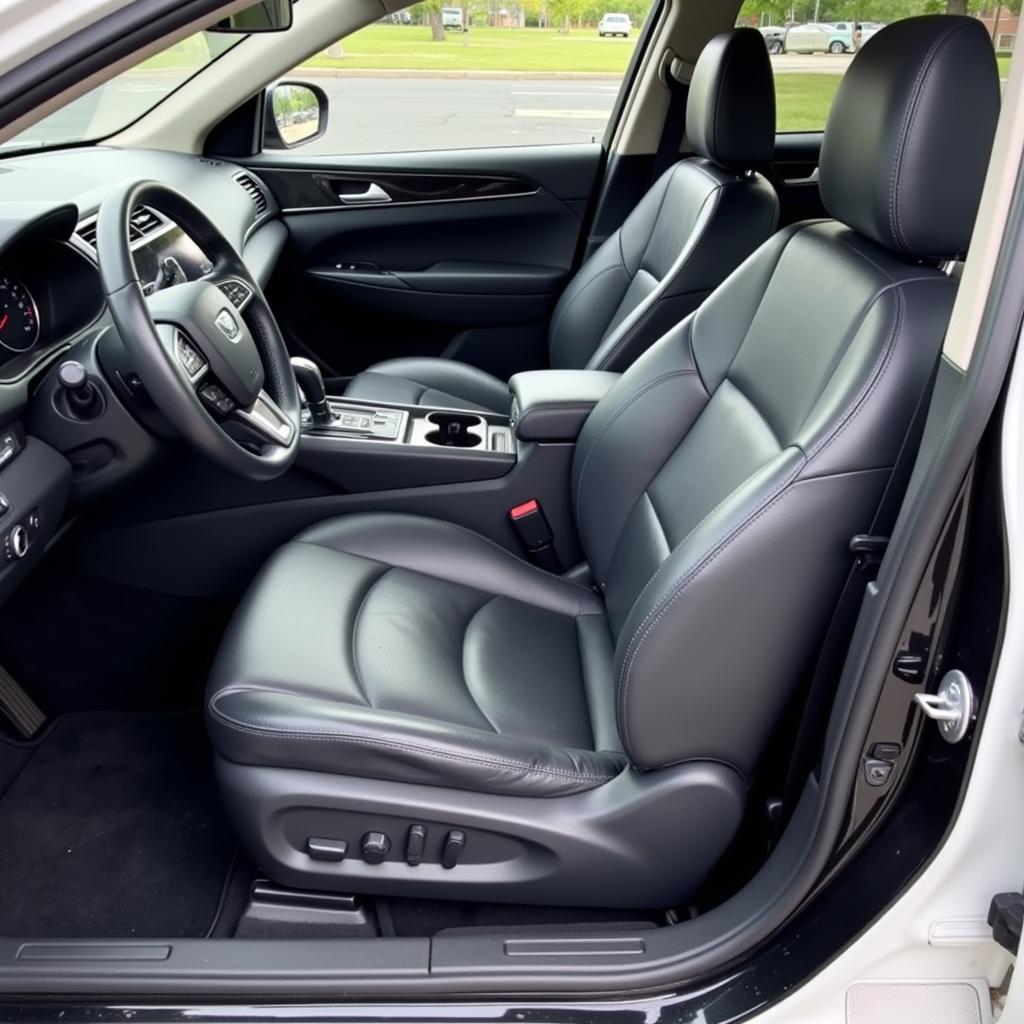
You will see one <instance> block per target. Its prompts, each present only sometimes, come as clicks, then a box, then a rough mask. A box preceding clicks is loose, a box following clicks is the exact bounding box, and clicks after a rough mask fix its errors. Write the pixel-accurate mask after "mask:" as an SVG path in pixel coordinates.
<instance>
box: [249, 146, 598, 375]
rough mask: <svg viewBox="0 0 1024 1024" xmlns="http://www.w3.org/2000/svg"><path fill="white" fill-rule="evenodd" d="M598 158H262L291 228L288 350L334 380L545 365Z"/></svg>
mask: <svg viewBox="0 0 1024 1024" xmlns="http://www.w3.org/2000/svg"><path fill="white" fill-rule="evenodd" d="M600 160H601V147H600V145H598V144H587V145H566V146H538V147H523V148H516V149H493V150H461V151H452V152H435V153H409V154H388V155H383V156H378V157H372V156H358V157H356V156H345V157H315V158H310V160H309V161H308V163H307V162H304V161H302V160H301V157H300V156H298V155H295V156H288V157H286V158H281V157H280V156H272V155H269V154H268V155H266V156H263V157H256V158H253V159H252V160H251V161H250V162H249V164H250V166H251V168H252V170H253V171H255V172H256V173H257V174H258V175H259V176H260V178H261V179H262V180H263V181H264V182H265V183H266V184H267V186H268V187H269V188H270V189H271V191H272V192H273V193H274V196H275V198H276V199H277V200H278V202H279V203H280V205H281V207H282V210H283V216H284V220H285V223H286V224H287V227H288V231H289V250H288V252H287V253H286V255H285V257H284V258H283V259H282V260H281V263H280V266H279V271H278V273H277V274H276V275H275V279H274V281H273V282H272V284H271V288H270V299H271V302H272V303H273V304H274V307H275V311H276V312H277V313H278V316H279V319H280V320H281V322H282V324H283V325H284V327H285V330H286V333H287V335H288V337H289V341H290V343H291V344H292V345H293V347H294V348H295V349H296V351H306V352H309V353H311V354H313V355H315V356H316V357H317V358H318V359H319V360H320V361H321V363H322V364H323V365H324V366H325V368H326V370H327V372H328V373H330V374H331V375H334V376H350V375H352V374H354V373H357V372H358V371H359V370H362V369H365V368H366V367H367V366H368V365H370V364H371V363H375V362H378V361H379V360H381V359H389V358H393V357H396V356H407V355H445V356H449V357H451V358H456V359H462V360H465V361H466V362H470V363H472V364H473V365H476V366H479V367H481V368H482V369H485V370H488V371H490V372H491V373H495V374H497V375H499V376H501V377H507V376H508V375H510V374H511V373H513V372H515V371H516V370H520V369H530V368H534V367H538V366H543V365H545V362H546V358H547V340H546V339H547V322H548V319H549V317H550V315H551V310H552V309H553V307H554V304H555V302H556V301H557V299H558V295H559V294H560V293H561V290H562V288H563V287H564V286H565V283H566V281H567V280H568V278H569V275H570V273H571V270H572V265H573V260H574V258H575V254H576V252H577V247H578V245H579V241H580V232H581V228H582V223H583V217H584V213H585V211H586V209H587V204H588V201H589V197H590V193H591V190H592V189H593V187H594V183H595V178H596V176H597V172H598V168H599V165H600ZM353 197H354V198H353Z"/></svg>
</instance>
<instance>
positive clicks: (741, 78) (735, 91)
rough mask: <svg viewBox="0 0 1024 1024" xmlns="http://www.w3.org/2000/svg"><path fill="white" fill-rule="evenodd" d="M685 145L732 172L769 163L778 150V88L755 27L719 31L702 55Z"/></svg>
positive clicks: (689, 108) (690, 98)
mask: <svg viewBox="0 0 1024 1024" xmlns="http://www.w3.org/2000/svg"><path fill="white" fill-rule="evenodd" d="M686 141H687V142H688V143H689V144H690V148H691V149H692V150H693V152H694V153H696V154H697V155H698V156H703V157H707V159H708V160H711V161H713V162H714V163H716V164H718V166H719V167H724V168H726V169H727V170H732V171H748V170H750V169H751V168H753V167H763V166H764V165H765V164H767V163H769V162H770V161H771V158H772V154H773V152H774V150H775V84H774V82H773V81H772V66H771V61H770V59H769V57H768V47H766V46H765V44H764V36H762V35H761V33H760V32H758V30H757V29H756V28H738V29H734V30H733V31H732V32H721V33H719V34H718V35H717V36H715V37H714V38H713V39H712V40H711V41H710V42H709V43H708V44H707V46H705V47H704V49H703V50H702V51H701V54H700V56H699V57H698V58H697V66H696V67H695V68H694V69H693V78H692V79H691V80H690V92H689V94H688V95H687V97H686Z"/></svg>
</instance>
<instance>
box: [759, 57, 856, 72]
mask: <svg viewBox="0 0 1024 1024" xmlns="http://www.w3.org/2000/svg"><path fill="white" fill-rule="evenodd" d="M851 60H853V54H852V53H780V54H779V55H778V56H776V57H772V70H773V71H774V72H775V73H776V74H777V75H778V74H782V73H789V72H800V71H807V72H812V73H814V74H817V75H841V74H844V73H845V71H846V69H847V68H848V67H849V66H850V61H851Z"/></svg>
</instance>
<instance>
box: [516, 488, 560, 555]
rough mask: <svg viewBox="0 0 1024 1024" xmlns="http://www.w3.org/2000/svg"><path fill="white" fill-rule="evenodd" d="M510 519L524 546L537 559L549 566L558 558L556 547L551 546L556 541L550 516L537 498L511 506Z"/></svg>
mask: <svg viewBox="0 0 1024 1024" xmlns="http://www.w3.org/2000/svg"><path fill="white" fill-rule="evenodd" d="M509 519H510V520H511V521H512V525H513V526H514V527H515V531H516V532H517V534H518V535H519V540H520V541H522V543H523V547H525V549H526V550H527V551H528V552H529V554H530V555H531V556H532V558H534V560H535V561H537V562H538V563H539V564H541V563H543V564H544V565H545V567H548V565H550V564H552V563H553V562H554V561H555V560H556V559H555V552H554V548H552V546H551V544H552V541H554V535H553V534H552V532H551V525H550V523H549V522H548V517H547V516H546V515H545V514H544V509H542V508H541V503H540V502H539V501H538V500H537V499H536V498H531V499H530V500H529V501H528V502H522V503H521V504H520V505H516V506H515V507H514V508H510V509H509Z"/></svg>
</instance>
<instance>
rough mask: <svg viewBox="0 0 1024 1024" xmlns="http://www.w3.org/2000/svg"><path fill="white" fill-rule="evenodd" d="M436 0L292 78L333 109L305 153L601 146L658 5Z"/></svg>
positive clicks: (335, 49)
mask: <svg viewBox="0 0 1024 1024" xmlns="http://www.w3.org/2000/svg"><path fill="white" fill-rule="evenodd" d="M608 3H609V4H610V5H611V6H608V5H605V4H603V3H600V2H599V0H521V2H520V3H519V4H515V3H507V4H506V3H502V4H498V3H493V2H488V3H484V2H482V0H465V2H464V3H463V5H461V6H455V5H449V4H445V3H444V2H443V0H428V2H425V3H419V4H416V5H415V6H412V7H409V8H407V9H405V10H403V11H399V12H398V13H395V14H389V15H388V16H386V17H385V18H382V19H381V20H380V21H378V22H376V23H374V24H373V25H369V26H367V27H366V28H363V29H361V30H360V31H358V32H355V33H353V34H352V35H350V36H348V37H346V38H345V39H343V40H341V41H340V42H338V43H336V44H334V45H333V46H331V47H329V48H328V49H327V50H325V51H324V52H322V53H319V54H317V55H316V56H314V57H312V58H310V60H308V61H307V62H306V63H305V64H303V65H302V66H301V67H299V68H296V69H295V70H294V71H293V72H292V73H291V74H290V75H289V76H288V78H289V79H298V80H301V81H304V82H310V83H312V84H315V85H317V86H319V87H320V88H321V89H322V90H323V91H324V92H325V93H326V94H327V97H328V100H329V103H330V117H329V120H328V124H327V128H326V131H325V133H324V134H323V136H322V137H320V138H318V139H316V140H315V141H313V142H311V143H308V144H306V145H305V146H304V147H303V152H304V153H309V152H316V153H323V154H358V153H390V152H405V151H416V150H431V149H468V148H476V147H484V146H532V145H543V144H557V143H576V142H590V141H592V140H599V139H600V138H601V136H602V135H603V133H604V131H605V128H606V126H607V124H608V119H609V117H610V115H611V112H612V107H613V105H614V103H615V99H616V96H617V95H618V92H619V87H620V85H621V83H622V78H623V75H624V74H625V71H626V68H627V66H628V64H629V61H630V58H631V57H632V55H633V50H634V49H635V47H636V41H637V36H638V34H639V32H640V28H641V26H642V24H643V21H644V19H645V18H646V16H647V11H648V8H649V7H650V3H651V0H608Z"/></svg>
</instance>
